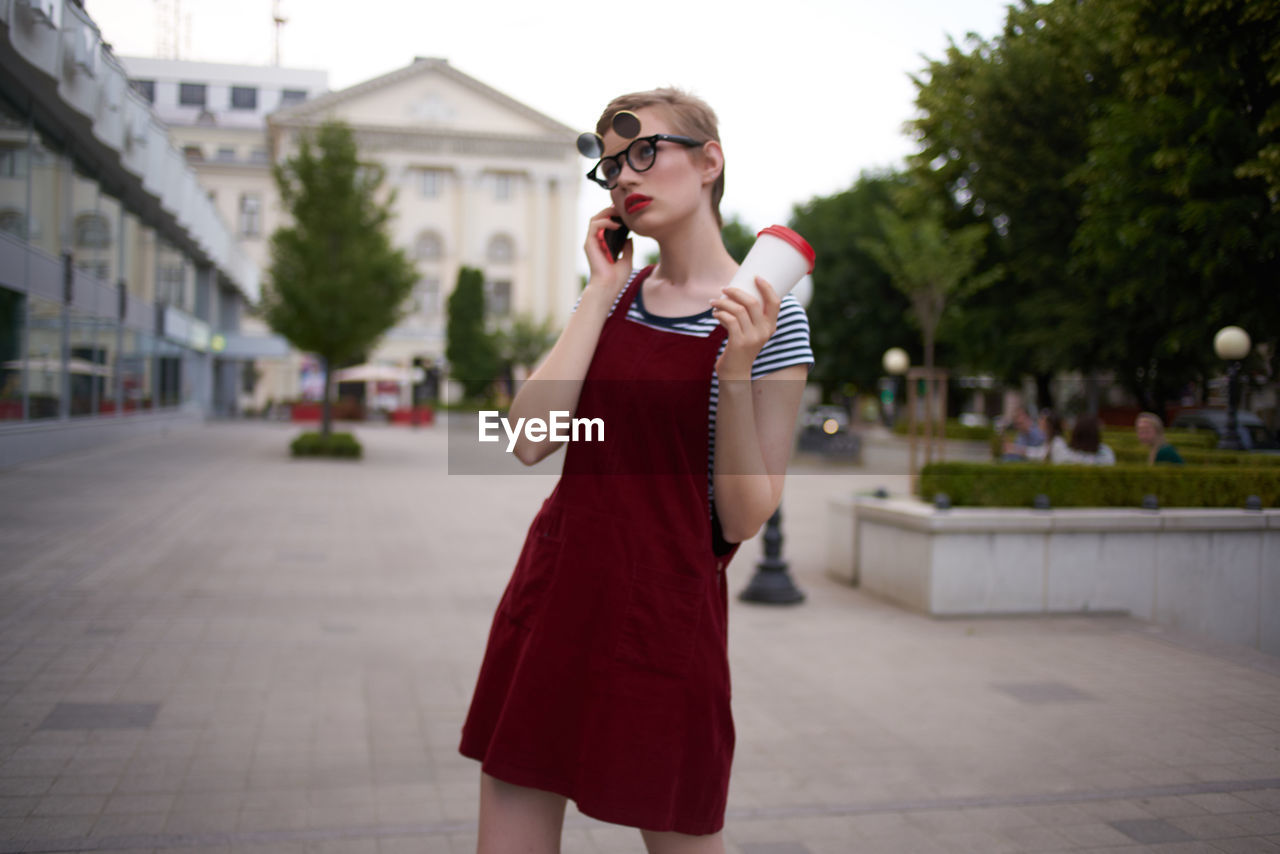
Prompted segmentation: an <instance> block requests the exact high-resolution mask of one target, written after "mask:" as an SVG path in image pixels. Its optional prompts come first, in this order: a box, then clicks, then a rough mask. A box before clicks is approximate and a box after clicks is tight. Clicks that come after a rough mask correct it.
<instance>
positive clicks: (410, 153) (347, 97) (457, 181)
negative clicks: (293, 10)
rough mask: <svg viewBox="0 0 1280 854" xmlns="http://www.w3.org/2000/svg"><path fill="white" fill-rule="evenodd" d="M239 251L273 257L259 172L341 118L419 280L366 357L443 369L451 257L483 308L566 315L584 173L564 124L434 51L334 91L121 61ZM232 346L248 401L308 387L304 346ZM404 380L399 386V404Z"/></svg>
mask: <svg viewBox="0 0 1280 854" xmlns="http://www.w3.org/2000/svg"><path fill="white" fill-rule="evenodd" d="M124 62H125V63H126V65H127V67H128V68H129V72H130V77H131V81H132V83H133V85H134V87H135V89H138V90H140V91H143V92H147V93H149V94H151V95H152V96H153V98H154V105H155V109H156V110H157V112H158V114H159V115H160V116H161V117H163V118H165V119H166V121H168V122H169V124H170V129H171V133H172V135H173V138H174V140H175V141H176V142H177V144H178V145H179V146H180V147H181V148H182V149H183V150H184V151H185V153H186V156H187V160H188V162H189V163H190V164H191V165H192V166H193V167H194V168H195V169H196V171H197V174H198V175H199V178H200V181H201V183H202V184H203V185H204V186H205V188H206V189H207V190H208V191H209V192H210V194H211V196H212V198H213V199H214V200H215V202H216V204H217V205H218V208H219V210H220V211H222V213H223V215H224V216H225V217H227V219H228V221H230V222H233V223H235V227H236V230H237V233H238V236H239V238H240V239H241V241H242V242H243V244H244V246H245V248H246V252H247V253H248V254H249V255H250V257H251V258H253V259H254V260H255V261H257V262H258V263H259V265H260V266H261V267H262V269H264V270H266V269H268V268H269V266H270V259H269V256H268V251H267V238H268V237H269V235H270V233H271V232H272V231H273V230H274V229H275V228H276V227H277V226H278V225H279V224H280V223H281V222H282V221H283V217H284V212H283V211H282V210H281V208H280V201H279V194H278V192H277V190H276V187H275V185H274V182H273V180H272V178H271V170H270V166H271V165H272V164H273V163H277V162H281V161H282V160H283V159H284V158H287V157H288V156H290V154H291V153H292V152H293V151H295V150H296V147H297V142H298V139H299V136H300V135H301V134H304V133H307V132H309V131H310V130H312V129H314V128H315V127H317V126H318V125H319V124H320V123H322V122H323V121H325V120H328V119H339V120H342V121H344V122H346V123H347V124H348V125H350V126H351V127H352V128H353V129H354V131H355V133H356V138H357V142H358V144H359V147H360V153H361V156H362V157H363V158H365V159H367V160H369V161H371V162H376V163H378V164H379V165H380V166H381V167H382V168H383V170H384V173H385V175H386V180H385V182H384V190H385V191H386V192H388V193H389V192H391V191H394V192H395V208H394V212H395V217H394V220H393V221H392V224H391V229H392V239H393V241H394V242H395V244H396V245H398V246H400V247H401V248H403V249H404V250H405V251H406V252H408V253H409V254H410V256H411V257H412V258H413V260H414V261H415V263H416V264H417V266H418V271H419V275H420V279H419V282H418V285H417V287H416V288H415V291H414V294H413V296H412V298H411V302H410V304H409V305H408V306H406V314H405V318H404V320H403V321H402V322H401V323H400V324H399V325H398V326H396V327H395V328H394V329H392V330H391V331H389V332H388V333H387V335H386V336H384V338H383V340H382V342H381V343H380V344H379V346H378V348H377V349H376V351H375V352H374V353H372V354H371V355H370V357H369V362H371V363H376V364H379V365H386V366H395V367H399V368H402V369H406V370H407V369H409V368H411V367H412V366H413V365H414V364H415V363H416V364H421V363H424V362H425V363H434V364H441V363H442V361H443V356H444V345H445V338H444V320H445V317H444V314H445V312H444V307H445V301H446V299H447V298H448V296H449V294H450V292H451V291H452V288H453V286H454V283H455V282H456V280H457V275H458V270H459V268H460V267H462V266H463V265H466V266H470V267H477V268H480V269H482V270H483V271H484V273H485V282H486V292H487V295H488V307H489V312H490V315H491V317H492V318H493V319H494V322H495V323H497V324H501V323H503V322H504V321H506V320H507V319H509V318H511V317H513V316H514V315H516V314H521V313H523V314H528V315H531V316H533V317H534V318H537V319H544V318H551V319H553V320H555V321H556V322H563V321H564V320H565V319H566V318H567V316H568V312H569V310H570V309H571V307H572V305H573V300H574V297H575V295H576V293H577V290H578V282H577V274H576V269H575V258H576V253H577V248H576V247H577V244H578V243H580V237H579V234H578V232H579V230H580V229H579V227H578V224H577V222H576V216H577V193H578V187H579V186H580V182H581V175H580V174H579V173H580V172H581V164H579V163H578V158H577V153H576V149H575V148H574V145H573V141H574V137H575V133H574V131H572V130H571V129H570V128H568V127H566V126H565V125H562V124H560V123H559V122H557V121H555V120H553V119H551V118H548V117H547V116H545V115H542V114H541V113H538V112H537V111H535V110H533V109H531V108H530V107H527V106H525V105H524V104H521V103H519V102H517V101H515V100H513V99H511V98H509V97H507V96H506V95H503V94H502V93H500V92H498V91H496V90H494V89H492V88H491V87H489V86H487V85H485V84H484V83H481V82H480V81H478V80H476V79H475V78H472V77H470V76H468V75H466V74H464V73H462V72H460V71H458V70H457V69H456V68H454V67H453V66H451V65H450V64H449V63H448V62H447V61H446V60H443V59H425V58H418V59H415V60H414V61H413V62H412V63H411V64H410V65H408V66H406V67H404V68H400V69H398V70H396V71H393V72H391V73H389V74H385V75H382V76H380V77H377V78H374V79H372V80H368V81H365V82H364V83H360V84H358V85H355V86H352V87H349V88H347V89H343V90H340V91H335V92H327V93H324V94H319V93H320V92H322V90H323V89H324V77H323V72H308V71H297V70H288V69H279V68H263V67H256V66H226V65H212V64H209V63H192V62H180V61H172V60H154V59H135V58H125V59H124ZM260 332H261V333H262V334H261V335H260V336H259V337H258V338H256V339H253V338H250V337H248V336H246V337H244V338H242V339H239V340H237V342H235V343H236V346H237V348H238V349H237V352H240V353H244V354H246V355H248V354H255V355H257V356H258V359H257V363H256V364H257V374H258V376H259V377H260V380H259V382H258V383H257V386H256V389H255V391H254V394H253V400H252V402H251V403H248V405H251V406H254V407H260V406H262V405H263V404H264V403H265V402H266V401H268V400H275V401H281V400H289V399H296V398H299V397H302V396H304V395H305V394H306V393H308V392H310V393H314V392H315V389H314V387H313V388H311V389H308V388H306V387H305V384H304V382H303V379H304V377H305V376H306V375H307V373H308V369H309V367H310V365H309V360H308V359H307V358H306V357H305V356H304V355H302V354H296V353H290V354H289V355H287V356H282V357H275V358H273V357H270V356H271V352H273V351H272V349H271V347H272V345H271V344H269V343H267V342H269V341H270V340H271V339H270V338H269V337H268V336H267V335H266V332H265V330H260ZM409 394H410V390H409V387H408V385H407V384H401V387H400V388H399V391H398V395H399V398H400V400H401V402H407V398H408V396H409Z"/></svg>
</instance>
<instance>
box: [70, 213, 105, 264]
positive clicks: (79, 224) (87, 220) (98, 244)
mask: <svg viewBox="0 0 1280 854" xmlns="http://www.w3.org/2000/svg"><path fill="white" fill-rule="evenodd" d="M75 232H76V234H75V236H76V246H78V247H80V248H81V249H106V248H108V247H109V246H110V245H111V223H110V222H108V221H107V218H106V217H105V216H102V215H101V214H96V213H87V214H81V215H80V216H78V217H76V224H75ZM103 278H105V275H104V276H103Z"/></svg>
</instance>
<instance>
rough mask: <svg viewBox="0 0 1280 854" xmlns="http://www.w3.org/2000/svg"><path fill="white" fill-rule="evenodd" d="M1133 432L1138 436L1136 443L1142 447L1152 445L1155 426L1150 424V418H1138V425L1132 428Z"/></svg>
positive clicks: (1154, 438)
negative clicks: (1142, 445)
mask: <svg viewBox="0 0 1280 854" xmlns="http://www.w3.org/2000/svg"><path fill="white" fill-rule="evenodd" d="M1133 430H1134V432H1135V433H1137V434H1138V441H1139V442H1141V443H1142V444H1144V445H1154V444H1155V441H1156V436H1157V432H1158V431H1157V430H1156V425H1155V424H1152V423H1151V419H1150V418H1139V419H1138V423H1137V424H1135V425H1134V426H1133Z"/></svg>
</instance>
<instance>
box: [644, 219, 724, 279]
mask: <svg viewBox="0 0 1280 854" xmlns="http://www.w3.org/2000/svg"><path fill="white" fill-rule="evenodd" d="M658 251H659V256H660V260H659V261H658V267H657V269H656V270H654V273H653V275H654V278H655V279H656V280H660V281H662V282H664V283H667V284H669V285H672V286H674V287H676V288H681V289H685V288H687V289H690V290H694V289H697V290H708V291H709V290H713V289H716V290H718V289H719V288H722V287H724V286H725V285H727V284H728V283H729V280H730V279H731V278H733V274H734V272H735V271H736V270H737V269H738V264H737V262H735V261H734V260H733V256H731V255H730V254H729V252H728V250H727V249H725V248H724V240H723V239H722V238H721V237H720V229H719V228H718V227H717V226H716V222H715V219H713V218H712V217H711V216H709V215H708V216H701V217H697V218H696V220H695V221H694V222H693V223H690V224H688V225H686V226H684V227H681V228H677V229H673V231H672V233H671V234H669V235H665V236H663V237H659V238H658Z"/></svg>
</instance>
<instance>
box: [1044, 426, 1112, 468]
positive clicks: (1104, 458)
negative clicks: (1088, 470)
mask: <svg viewBox="0 0 1280 854" xmlns="http://www.w3.org/2000/svg"><path fill="white" fill-rule="evenodd" d="M1049 459H1050V461H1051V462H1055V463H1072V464H1075V465H1087V466H1113V465H1115V464H1116V455H1115V452H1114V451H1112V450H1111V448H1110V447H1108V446H1107V445H1106V444H1104V443H1103V441H1102V422H1101V421H1099V420H1098V416H1096V415H1089V414H1084V415H1080V416H1078V417H1077V418H1076V423H1075V426H1073V427H1072V428H1071V441H1070V442H1069V443H1065V444H1061V443H1055V445H1054V446H1053V449H1052V451H1051V452H1050V456H1049Z"/></svg>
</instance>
